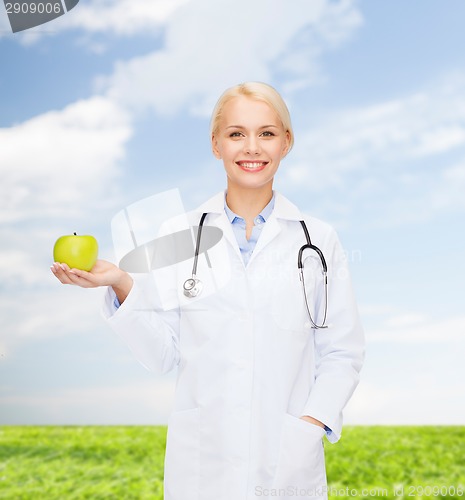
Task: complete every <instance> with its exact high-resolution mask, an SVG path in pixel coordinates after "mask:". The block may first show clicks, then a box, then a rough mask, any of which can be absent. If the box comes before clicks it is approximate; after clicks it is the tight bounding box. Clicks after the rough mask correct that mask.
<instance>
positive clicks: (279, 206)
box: [197, 191, 303, 263]
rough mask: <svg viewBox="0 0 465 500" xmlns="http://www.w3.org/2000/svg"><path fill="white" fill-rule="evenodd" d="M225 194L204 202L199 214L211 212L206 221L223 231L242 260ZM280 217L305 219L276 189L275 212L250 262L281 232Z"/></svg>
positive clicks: (267, 223)
mask: <svg viewBox="0 0 465 500" xmlns="http://www.w3.org/2000/svg"><path fill="white" fill-rule="evenodd" d="M224 195H225V193H224V191H221V192H220V193H218V194H216V195H215V196H213V197H212V198H210V199H209V200H208V201H206V202H205V203H204V204H202V205H201V206H200V207H199V208H198V209H197V210H198V212H199V214H202V213H204V212H207V213H209V214H210V216H209V218H208V219H207V221H206V223H208V224H214V225H216V226H217V227H218V228H219V229H221V230H222V231H223V235H224V237H225V238H226V240H227V241H228V242H229V244H230V245H231V246H232V248H233V249H234V251H235V252H236V254H237V255H238V256H239V258H240V259H241V262H242V256H241V251H240V249H239V245H238V244H237V240H236V236H235V235H234V231H233V229H232V227H231V223H230V222H229V220H228V217H227V216H226V213H225V211H224ZM280 219H285V220H294V221H299V220H302V219H303V216H302V214H301V212H300V210H299V209H298V208H297V207H296V206H295V205H294V204H293V203H291V202H290V201H289V200H288V199H287V198H285V197H284V196H283V195H282V194H280V193H278V192H277V191H275V206H274V209H273V212H272V214H271V215H270V217H269V218H268V220H267V221H266V224H265V227H264V228H263V231H262V234H261V235H260V238H258V241H257V246H256V247H255V249H254V251H253V254H252V257H251V258H250V261H249V263H250V262H252V261H253V260H254V258H256V256H257V255H258V254H259V253H260V252H261V251H262V250H263V249H264V248H266V246H267V245H268V244H269V243H270V242H271V241H273V240H274V238H276V236H277V235H278V234H279V233H280V231H281V222H280Z"/></svg>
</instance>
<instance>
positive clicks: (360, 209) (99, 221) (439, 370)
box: [0, 0, 465, 424]
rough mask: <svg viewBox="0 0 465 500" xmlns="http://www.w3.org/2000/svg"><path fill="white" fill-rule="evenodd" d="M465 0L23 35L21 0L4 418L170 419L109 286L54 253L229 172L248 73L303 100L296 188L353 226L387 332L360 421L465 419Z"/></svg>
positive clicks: (200, 7) (191, 197)
mask: <svg viewBox="0 0 465 500" xmlns="http://www.w3.org/2000/svg"><path fill="white" fill-rule="evenodd" d="M464 16H465V4H464V3H463V2H462V1H459V0H449V1H448V2H443V3H440V2H436V1H433V0H410V1H409V2H402V1H401V0H391V1H389V2H387V1H384V2H381V1H378V2H374V1H369V0H365V1H356V0H341V1H329V0H294V1H292V2H283V1H278V0H268V1H264V0H256V1H254V2H249V1H245V0H237V1H236V2H234V3H233V4H231V3H230V2H226V1H224V0H170V1H168V0H152V1H151V2H147V1H146V0H107V1H100V2H99V1H90V0H89V1H84V0H81V2H80V3H79V4H78V5H77V6H76V7H75V8H74V9H73V10H72V11H70V12H69V13H68V14H67V15H65V16H63V17H62V18H60V19H56V20H54V21H52V22H50V23H48V24H47V25H43V26H41V27H38V28H35V29H32V30H28V31H27V32H23V33H17V34H15V35H13V34H11V33H10V31H9V26H8V20H7V16H6V13H5V11H4V8H3V4H2V5H1V6H0V68H1V69H0V174H1V179H2V181H1V183H0V194H1V195H0V257H1V258H0V293H1V299H0V310H1V312H0V423H1V424H139V423H149V424H150V423H166V419H167V415H168V413H169V410H170V405H171V401H172V395H173V388H174V376H175V374H174V373H172V374H169V375H167V376H164V377H159V376H155V375H153V374H151V373H149V372H147V371H145V370H144V368H143V367H142V366H140V365H139V364H138V363H137V362H136V361H135V360H134V359H133V358H132V357H131V355H130V354H129V352H128V351H127V349H126V347H125V345H123V344H122V343H121V341H120V340H119V339H118V338H117V337H116V336H115V335H114V334H113V333H112V331H110V329H109V327H108V326H107V325H106V324H105V323H104V321H103V319H102V318H101V316H100V301H101V297H102V291H101V290H81V289H76V288H72V287H63V286H61V285H60V284H59V283H58V282H57V281H56V280H55V278H54V277H53V276H52V275H51V273H50V271H49V265H50V263H51V252H52V247H53V243H54V241H55V240H56V238H57V237H58V236H61V235H62V234H70V233H72V232H74V231H77V232H78V233H90V234H93V235H95V236H96V237H97V238H98V240H99V243H100V248H101V250H100V255H101V257H102V258H107V259H111V260H113V259H114V252H113V248H112V241H111V231H110V221H111V219H112V217H113V216H114V215H115V214H116V213H117V212H118V211H119V210H120V209H122V208H123V207H124V206H126V205H128V204H130V203H133V202H135V201H137V200H139V199H141V198H144V197H146V196H150V195H152V194H154V193H158V192H162V191H165V190H167V189H172V188H178V189H179V191H180V193H181V197H182V200H183V203H184V205H185V207H186V209H189V208H193V207H195V206H196V205H197V204H198V203H200V202H201V201H203V200H204V199H206V198H207V197H208V196H210V195H212V194H214V193H216V192H217V191H219V190H221V189H223V187H224V173H223V170H222V166H221V164H220V163H218V162H217V160H215V159H214V158H213V156H212V154H211V152H210V145H209V141H208V124H209V113H210V111H211V108H212V106H213V104H214V102H215V100H216V98H217V97H218V95H219V94H220V93H221V92H222V91H223V90H224V89H225V88H227V87H229V86H232V85H234V84H235V83H238V82H240V81H246V80H261V81H266V82H268V83H270V84H272V85H274V86H275V87H276V88H277V89H278V90H280V91H281V93H282V94H283V96H284V97H285V99H286V101H287V103H288V105H289V108H290V110H291V115H292V118H293V123H294V128H295V133H296V145H295V148H294V150H293V151H292V152H291V154H290V155H289V156H288V157H287V158H286V159H285V160H284V161H283V163H282V165H281V167H280V171H279V173H278V176H277V178H276V183H275V188H276V189H278V190H279V191H281V192H283V193H284V194H285V195H287V196H288V197H290V198H291V199H292V200H293V201H294V202H295V203H297V204H298V205H299V206H300V207H301V208H302V209H303V210H304V211H306V212H308V213H311V214H314V215H316V216H318V217H320V218H323V219H325V220H326V221H328V222H330V223H331V224H332V225H334V226H335V227H336V229H337V230H338V233H339V235H340V238H341V240H342V242H343V244H344V247H345V248H346V251H347V253H348V256H349V260H350V264H351V270H352V276H353V282H354V286H355V290H356V293H357V298H358V302H359V306H360V311H361V314H362V318H363V323H364V326H365V330H366V337H367V360H366V364H365V367H364V369H363V372H362V381H361V383H360V386H359V388H358V389H357V392H356V394H355V396H354V398H353V399H352V401H351V402H350V403H349V406H348V408H347V411H346V422H347V423H352V424H464V423H465V398H464V397H463V395H464V394H465V364H464V363H463V361H462V357H463V354H462V353H463V352H465V338H464V337H465V335H464V334H465V314H464V310H463V304H464V296H465V294H464V292H465V286H464V278H465V267H464V266H463V262H462V261H463V255H464V249H465V236H464V233H465V231H464V230H463V228H464V222H463V221H464V215H465V197H464V195H463V193H464V192H465V52H464V50H463V47H464V46H465V33H464V31H463V19H464Z"/></svg>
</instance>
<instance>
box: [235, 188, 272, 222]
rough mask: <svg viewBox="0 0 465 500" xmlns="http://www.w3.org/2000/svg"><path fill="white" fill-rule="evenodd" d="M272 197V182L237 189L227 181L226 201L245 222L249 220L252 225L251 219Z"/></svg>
mask: <svg viewBox="0 0 465 500" xmlns="http://www.w3.org/2000/svg"><path fill="white" fill-rule="evenodd" d="M272 197H273V190H272V183H270V184H267V185H266V186H263V187H260V188H254V189H242V188H240V189H238V188H237V187H236V186H234V185H230V184H229V183H228V193H227V195H226V203H227V204H228V207H229V208H230V209H231V210H232V211H233V212H234V213H236V214H237V215H239V216H240V217H242V218H243V219H244V220H245V221H246V223H248V222H251V223H252V225H253V222H252V221H253V219H254V218H255V217H256V216H257V215H258V214H259V213H260V212H261V211H262V210H263V209H264V208H265V207H266V206H267V205H268V203H269V202H270V200H271V198H272Z"/></svg>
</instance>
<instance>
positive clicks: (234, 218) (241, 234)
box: [224, 193, 274, 266]
mask: <svg viewBox="0 0 465 500" xmlns="http://www.w3.org/2000/svg"><path fill="white" fill-rule="evenodd" d="M273 208H274V193H273V197H272V198H271V200H270V202H269V203H268V205H267V206H266V207H265V208H264V209H263V210H262V211H261V212H260V213H259V214H258V215H257V216H256V217H255V219H254V226H253V228H252V234H251V235H250V238H249V239H247V238H246V236H245V231H246V228H245V220H244V219H243V218H242V217H239V215H237V214H235V213H234V212H233V211H232V210H231V209H230V208H229V207H228V205H227V203H226V196H225V197H224V210H225V212H226V215H227V217H228V219H229V222H230V223H231V227H232V230H233V231H234V236H235V237H236V240H237V244H238V245H239V249H240V251H241V255H242V259H243V260H244V265H246V266H247V264H248V263H249V260H250V257H251V256H252V253H253V251H254V249H255V246H256V244H257V241H258V237H259V236H260V233H261V232H262V229H263V226H264V224H265V222H266V221H267V219H268V218H269V217H270V215H271V212H273Z"/></svg>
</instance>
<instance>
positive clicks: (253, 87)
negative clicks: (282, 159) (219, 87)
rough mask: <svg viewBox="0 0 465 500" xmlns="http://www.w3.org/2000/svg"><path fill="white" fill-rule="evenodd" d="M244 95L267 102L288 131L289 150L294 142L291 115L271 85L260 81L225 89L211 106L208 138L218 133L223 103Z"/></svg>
mask: <svg viewBox="0 0 465 500" xmlns="http://www.w3.org/2000/svg"><path fill="white" fill-rule="evenodd" d="M239 96H245V97H250V98H251V99H255V100H257V101H262V102H265V103H266V104H268V106H270V108H271V109H273V110H274V111H275V112H276V114H277V115H278V117H279V119H280V120H281V123H282V124H283V128H284V130H285V131H286V132H288V133H289V149H288V152H289V151H290V150H291V148H292V146H293V144H294V131H293V130H292V124H291V115H290V114H289V110H288V109H287V106H286V103H285V102H284V100H283V98H282V97H281V95H280V94H279V92H278V91H277V90H276V89H274V88H273V87H272V86H271V85H268V84H266V83H262V82H245V83H240V84H238V85H235V86H234V87H231V88H229V89H227V90H226V91H225V92H223V94H222V95H221V96H220V98H219V99H218V102H217V103H216V105H215V107H214V108H213V113H212V117H211V121H210V138H212V137H213V136H214V135H216V134H217V133H218V128H219V124H220V120H221V117H222V114H223V109H224V107H225V105H226V104H227V103H228V102H229V101H230V100H231V99H234V98H235V97H239Z"/></svg>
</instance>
